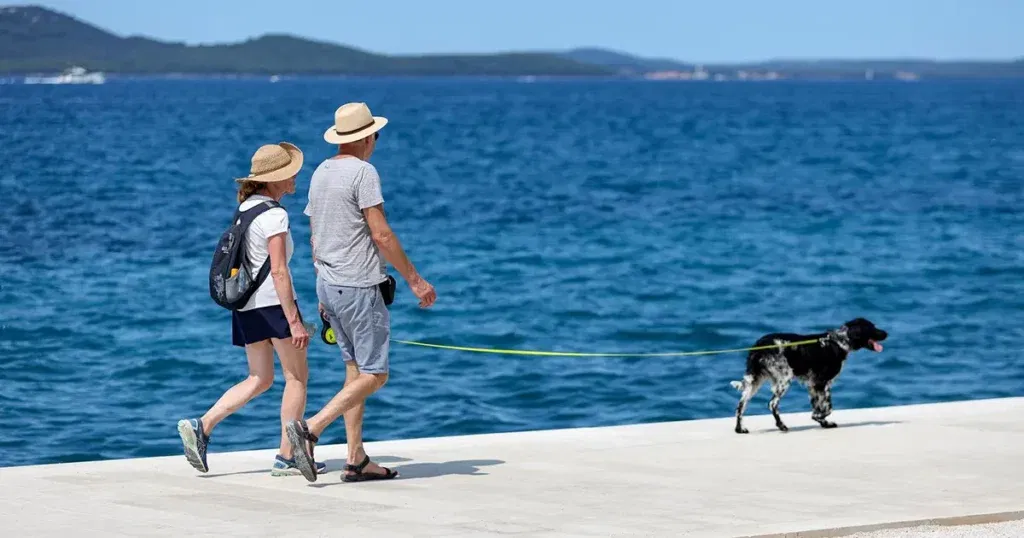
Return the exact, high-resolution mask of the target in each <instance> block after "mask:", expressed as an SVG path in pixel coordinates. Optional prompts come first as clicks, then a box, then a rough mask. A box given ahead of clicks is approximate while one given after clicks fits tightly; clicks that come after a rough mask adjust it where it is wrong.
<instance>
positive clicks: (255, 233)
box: [238, 194, 298, 311]
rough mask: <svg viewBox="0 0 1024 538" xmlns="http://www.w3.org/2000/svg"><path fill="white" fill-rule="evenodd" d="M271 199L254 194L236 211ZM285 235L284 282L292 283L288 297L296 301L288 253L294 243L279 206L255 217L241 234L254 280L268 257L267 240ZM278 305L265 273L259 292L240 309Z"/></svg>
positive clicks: (274, 290) (291, 250)
mask: <svg viewBox="0 0 1024 538" xmlns="http://www.w3.org/2000/svg"><path fill="white" fill-rule="evenodd" d="M266 200H272V198H270V197H269V196H263V195H262V194H254V195H252V196H250V197H249V199H247V200H246V201H244V202H242V203H241V205H239V206H238V208H239V209H240V210H242V211H245V210H246V209H249V208H251V207H254V206H255V205H257V204H259V203H260V202H263V201H266ZM282 232H283V233H285V234H286V235H285V242H284V244H285V254H286V259H287V261H288V265H287V266H286V267H288V279H289V280H291V282H292V296H293V297H295V298H296V300H298V294H297V293H295V281H294V280H293V279H292V278H291V275H292V271H291V266H290V264H291V261H292V252H293V251H294V250H295V244H294V243H293V242H292V232H291V230H290V229H289V227H288V212H287V211H285V210H284V208H282V207H275V208H272V209H268V210H266V211H264V212H263V213H262V214H260V216H258V217H256V218H255V219H254V220H253V221H252V224H251V225H250V226H249V229H248V231H246V234H245V241H246V245H245V246H246V249H248V251H249V260H250V262H251V263H252V265H250V266H249V271H250V273H251V274H252V275H253V276H254V277H255V276H256V274H257V273H259V270H260V267H262V266H263V262H264V261H265V260H266V259H267V257H268V256H269V255H270V253H269V251H268V248H267V247H268V246H269V238H270V237H271V236H274V235H277V234H279V233H282ZM279 304H281V299H280V298H278V296H277V288H275V287H274V278H273V276H271V275H270V274H269V273H268V274H267V278H266V280H264V281H263V284H260V287H259V289H257V290H256V293H254V294H252V296H251V297H249V302H247V303H245V306H243V307H242V308H241V309H240V310H242V311H245V310H253V309H255V308H263V307H266V306H274V305H279Z"/></svg>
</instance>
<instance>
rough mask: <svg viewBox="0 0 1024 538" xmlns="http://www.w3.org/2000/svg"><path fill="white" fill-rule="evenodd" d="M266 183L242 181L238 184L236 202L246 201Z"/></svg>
mask: <svg viewBox="0 0 1024 538" xmlns="http://www.w3.org/2000/svg"><path fill="white" fill-rule="evenodd" d="M266 185H267V184H266V183H263V182H262V181H243V182H242V184H241V185H239V186H238V202H239V203H242V202H244V201H246V200H247V199H248V198H249V197H250V196H252V195H254V194H256V193H257V192H258V191H259V190H260V189H262V188H263V187H265V186H266Z"/></svg>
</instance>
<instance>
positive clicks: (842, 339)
mask: <svg viewBox="0 0 1024 538" xmlns="http://www.w3.org/2000/svg"><path fill="white" fill-rule="evenodd" d="M829 340H831V341H833V342H835V343H836V345H837V346H839V347H840V349H842V350H843V351H846V352H849V351H850V337H849V336H847V335H846V325H843V326H842V327H840V328H838V329H834V330H831V331H828V333H826V334H825V337H824V338H822V339H821V346H822V347H825V346H826V345H827V344H828V342H829Z"/></svg>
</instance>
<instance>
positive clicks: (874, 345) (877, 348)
mask: <svg viewBox="0 0 1024 538" xmlns="http://www.w3.org/2000/svg"><path fill="white" fill-rule="evenodd" d="M868 343H869V344H871V349H873V350H875V353H879V352H881V351H882V344H879V343H878V342H875V341H874V340H868Z"/></svg>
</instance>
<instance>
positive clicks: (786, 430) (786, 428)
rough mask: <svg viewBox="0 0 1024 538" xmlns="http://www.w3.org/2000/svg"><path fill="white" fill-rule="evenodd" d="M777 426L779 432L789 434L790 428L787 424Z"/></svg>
mask: <svg viewBox="0 0 1024 538" xmlns="http://www.w3.org/2000/svg"><path fill="white" fill-rule="evenodd" d="M775 426H776V427H777V428H778V429H779V431H783V432H788V431H789V426H786V425H785V424H783V423H781V422H780V423H778V424H776V425H775Z"/></svg>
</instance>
